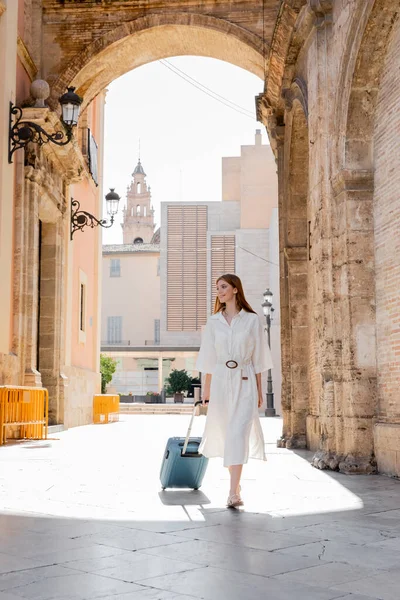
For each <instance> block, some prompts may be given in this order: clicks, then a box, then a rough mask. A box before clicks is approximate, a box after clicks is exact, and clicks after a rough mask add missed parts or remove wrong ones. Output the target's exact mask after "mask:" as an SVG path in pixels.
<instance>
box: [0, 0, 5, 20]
mask: <svg viewBox="0 0 400 600" xmlns="http://www.w3.org/2000/svg"><path fill="white" fill-rule="evenodd" d="M5 11H6V5H5V4H4V2H3V0H0V17H1V15H2V14H3V12H5Z"/></svg>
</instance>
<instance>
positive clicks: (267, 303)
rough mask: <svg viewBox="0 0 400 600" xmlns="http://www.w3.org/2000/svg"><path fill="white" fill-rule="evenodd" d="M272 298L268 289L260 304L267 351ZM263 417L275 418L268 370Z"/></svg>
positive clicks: (269, 371) (272, 310)
mask: <svg viewBox="0 0 400 600" xmlns="http://www.w3.org/2000/svg"><path fill="white" fill-rule="evenodd" d="M272 296H273V293H272V292H271V290H270V289H269V288H268V289H267V290H266V291H265V292H264V294H263V297H264V302H263V303H262V305H261V306H262V309H263V313H264V316H265V319H266V321H267V334H268V346H269V349H270V350H271V332H270V330H271V320H272V314H273V312H274V309H273V307H272V302H271V300H272ZM265 416H266V417H275V416H276V413H275V408H274V392H273V389H272V373H271V369H268V378H267V408H266V409H265Z"/></svg>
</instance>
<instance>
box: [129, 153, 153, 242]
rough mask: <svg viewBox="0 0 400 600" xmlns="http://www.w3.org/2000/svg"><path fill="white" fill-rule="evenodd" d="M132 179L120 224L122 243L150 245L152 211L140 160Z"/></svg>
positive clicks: (148, 189) (149, 194)
mask: <svg viewBox="0 0 400 600" xmlns="http://www.w3.org/2000/svg"><path fill="white" fill-rule="evenodd" d="M132 177H133V179H132V181H131V184H130V186H128V189H127V193H126V208H125V209H124V216H123V222H122V224H121V227H122V232H123V243H124V244H142V243H143V244H150V242H151V239H152V237H153V233H154V209H153V208H152V206H151V193H150V186H147V183H146V173H145V172H144V169H143V167H142V163H141V162H140V158H139V162H138V164H137V165H136V167H135V170H134V171H133V173H132Z"/></svg>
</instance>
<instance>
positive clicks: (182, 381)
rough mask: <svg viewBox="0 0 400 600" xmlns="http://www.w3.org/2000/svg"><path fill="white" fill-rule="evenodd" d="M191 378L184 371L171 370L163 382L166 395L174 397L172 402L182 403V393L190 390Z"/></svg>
mask: <svg viewBox="0 0 400 600" xmlns="http://www.w3.org/2000/svg"><path fill="white" fill-rule="evenodd" d="M191 382H192V378H191V377H190V375H189V374H188V372H187V371H186V370H185V369H182V370H180V371H178V370H177V369H173V370H172V371H171V373H170V374H169V376H168V377H167V379H166V380H165V383H166V386H167V394H168V395H169V396H172V395H173V396H174V402H183V397H184V392H187V391H188V389H189V388H190V384H191Z"/></svg>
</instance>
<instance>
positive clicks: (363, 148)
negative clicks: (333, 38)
mask: <svg viewBox="0 0 400 600" xmlns="http://www.w3.org/2000/svg"><path fill="white" fill-rule="evenodd" d="M368 9H369V12H368ZM399 14H400V13H399V4H398V1H397V0H390V1H389V2H388V0H375V2H374V3H373V6H372V7H371V1H369V2H368V4H367V8H366V9H365V13H364V19H363V22H364V23H365V21H366V17H367V16H369V18H368V20H367V22H366V23H365V28H364V31H363V35H362V39H361V45H360V49H359V52H358V53H357V58H356V60H355V69H354V73H353V77H352V83H351V88H350V94H349V102H348V108H347V120H346V134H345V142H344V148H343V150H344V167H345V168H346V169H357V170H372V169H373V137H374V122H375V112H376V104H377V98H378V90H379V83H380V77H381V73H382V67H383V64H384V61H385V56H386V51H387V46H388V40H389V37H390V34H391V31H392V29H393V25H394V23H395V21H396V20H397V19H398V17H399ZM359 37H360V34H359ZM353 60H354V59H353Z"/></svg>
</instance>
